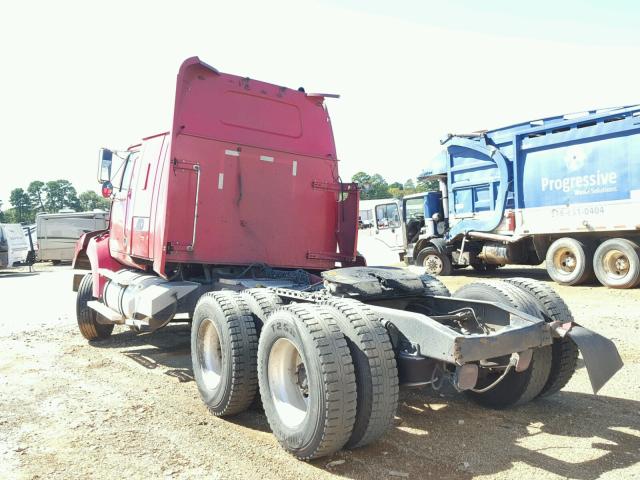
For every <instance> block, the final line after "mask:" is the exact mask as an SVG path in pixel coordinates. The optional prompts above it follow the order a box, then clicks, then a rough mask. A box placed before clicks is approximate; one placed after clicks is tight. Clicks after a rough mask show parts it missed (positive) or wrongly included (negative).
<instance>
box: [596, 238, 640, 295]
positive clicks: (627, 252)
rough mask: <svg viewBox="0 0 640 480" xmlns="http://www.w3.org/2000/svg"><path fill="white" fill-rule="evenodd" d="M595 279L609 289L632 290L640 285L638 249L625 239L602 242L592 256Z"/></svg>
mask: <svg viewBox="0 0 640 480" xmlns="http://www.w3.org/2000/svg"><path fill="white" fill-rule="evenodd" d="M593 268H594V270H595V274H596V277H597V278H598V280H599V281H600V283H601V284H603V285H604V286H606V287H609V288H634V287H637V286H638V284H639V283H640V247H638V245H636V244H635V243H634V242H632V241H631V240H627V239H625V238H612V239H610V240H607V241H606V242H603V243H602V244H601V245H600V246H599V247H598V248H597V249H596V253H595V254H594V255H593Z"/></svg>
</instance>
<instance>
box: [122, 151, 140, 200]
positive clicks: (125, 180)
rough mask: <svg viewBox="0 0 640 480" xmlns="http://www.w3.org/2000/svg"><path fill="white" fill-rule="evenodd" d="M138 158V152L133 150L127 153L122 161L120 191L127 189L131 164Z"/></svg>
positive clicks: (131, 168)
mask: <svg viewBox="0 0 640 480" xmlns="http://www.w3.org/2000/svg"><path fill="white" fill-rule="evenodd" d="M137 158H138V152H133V153H131V154H129V156H128V157H127V159H126V160H125V162H124V169H123V170H122V177H121V179H120V191H123V190H129V186H130V185H131V174H132V171H133V165H134V164H135V162H136V159H137Z"/></svg>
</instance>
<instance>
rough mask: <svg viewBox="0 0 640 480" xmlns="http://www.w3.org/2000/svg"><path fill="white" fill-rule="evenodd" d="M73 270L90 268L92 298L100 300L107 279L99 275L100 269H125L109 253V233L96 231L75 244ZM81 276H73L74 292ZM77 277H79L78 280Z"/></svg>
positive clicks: (115, 270) (114, 270) (85, 235)
mask: <svg viewBox="0 0 640 480" xmlns="http://www.w3.org/2000/svg"><path fill="white" fill-rule="evenodd" d="M72 266H73V268H79V269H85V270H88V269H89V268H87V267H90V269H91V275H93V296H94V297H95V298H102V290H103V289H104V285H105V283H106V282H107V280H108V279H107V278H106V277H104V276H102V275H100V273H99V270H100V269H101V268H104V269H107V270H111V271H112V272H117V271H119V270H122V269H123V268H126V267H125V266H124V265H122V264H121V263H120V262H118V261H117V260H116V259H115V258H113V257H112V256H111V253H110V252H109V231H108V230H98V231H95V232H90V233H86V234H84V235H83V236H82V237H80V239H79V240H78V243H77V244H76V251H75V254H74V256H73V264H72ZM82 276H83V275H78V274H76V275H74V290H75V291H77V285H76V283H78V284H79V283H80V282H79V280H80V279H81V278H82ZM77 277H80V278H79V279H78V278H77Z"/></svg>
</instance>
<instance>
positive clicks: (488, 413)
mask: <svg viewBox="0 0 640 480" xmlns="http://www.w3.org/2000/svg"><path fill="white" fill-rule="evenodd" d="M510 273H512V272H510ZM95 346H96V347H99V348H105V349H120V350H121V351H122V354H123V355H125V356H126V357H128V358H129V359H131V360H132V361H133V362H136V363H137V364H139V365H141V366H142V367H144V368H147V369H156V368H162V369H163V370H166V371H165V374H166V375H168V376H170V377H173V378H175V379H176V380H177V381H178V382H191V381H193V372H192V369H191V357H190V325H189V324H172V325H169V326H167V327H165V328H164V329H162V330H160V331H158V332H155V333H154V334H135V333H133V332H121V333H117V334H115V335H113V337H112V338H111V339H110V340H107V341H104V342H96V343H95ZM639 412H640V402H636V401H632V400H625V399H620V398H614V397H600V396H594V395H589V394H584V393H576V392H560V393H558V394H556V395H554V396H551V397H549V398H547V399H539V400H538V401H536V402H533V403H531V404H528V405H525V406H522V407H519V408H515V409H512V410H502V411H493V410H487V409H483V408H481V407H478V406H476V405H474V404H473V403H471V402H469V401H467V400H466V399H465V398H464V396H463V395H460V394H456V393H455V392H445V393H441V392H434V391H433V390H409V391H403V392H402V393H401V397H400V405H399V408H398V413H397V418H396V420H395V426H394V427H393V428H392V429H390V430H389V431H388V432H387V434H386V435H384V436H383V437H382V438H381V439H380V440H379V441H377V442H375V443H374V444H372V445H370V446H368V447H364V448H360V449H356V450H352V451H350V452H340V453H338V454H336V455H335V457H336V458H346V459H348V461H347V462H345V464H344V465H343V466H341V467H340V468H339V469H338V468H333V469H331V472H332V473H335V474H338V475H342V476H345V477H347V478H368V477H370V475H371V474H372V473H375V472H381V471H389V470H398V471H402V472H406V473H409V474H410V476H411V478H472V477H473V476H475V475H479V474H486V475H490V474H496V473H499V472H504V471H508V470H510V469H511V468H512V467H513V465H514V464H515V463H524V464H527V465H529V466H530V467H533V468H536V469H540V470H542V471H545V472H549V473H552V474H555V475H559V476H562V477H571V478H576V479H581V480H592V479H596V478H598V477H600V476H601V475H602V474H604V473H605V472H609V471H612V470H616V469H620V468H625V467H630V466H633V465H634V464H636V463H638V462H639V461H640V416H639V415H638V413H639ZM230 420H231V421H232V422H234V423H236V424H238V425H241V426H244V427H247V428H251V429H255V430H260V431H268V424H267V422H266V420H265V418H264V415H263V414H262V413H261V412H260V410H259V406H257V408H254V409H252V410H250V411H248V412H246V413H243V414H241V415H238V416H236V417H233V418H231V419H230ZM330 460H331V459H329V460H328V459H320V460H317V461H314V462H312V464H313V465H315V466H316V467H318V468H321V469H323V470H325V469H326V464H327V462H328V461H330ZM425 472H427V473H425ZM429 472H431V475H429Z"/></svg>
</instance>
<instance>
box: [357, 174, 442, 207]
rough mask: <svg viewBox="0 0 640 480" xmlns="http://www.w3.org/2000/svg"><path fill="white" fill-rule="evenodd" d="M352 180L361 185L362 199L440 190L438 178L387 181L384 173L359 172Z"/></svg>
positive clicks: (397, 196)
mask: <svg viewBox="0 0 640 480" xmlns="http://www.w3.org/2000/svg"><path fill="white" fill-rule="evenodd" d="M351 181H352V182H356V183H358V184H359V185H360V198H361V199H362V200H377V199H379V198H391V197H394V198H402V197H404V196H405V195H411V194H412V193H420V192H430V191H433V190H438V182H437V181H436V180H427V181H424V180H418V181H417V182H414V181H413V179H412V178H410V179H408V180H407V181H406V182H404V183H400V182H393V183H389V182H387V181H386V180H385V179H384V178H383V177H382V175H380V174H378V173H375V174H373V175H369V174H368V173H365V172H358V173H356V174H355V175H354V176H353V177H351Z"/></svg>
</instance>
